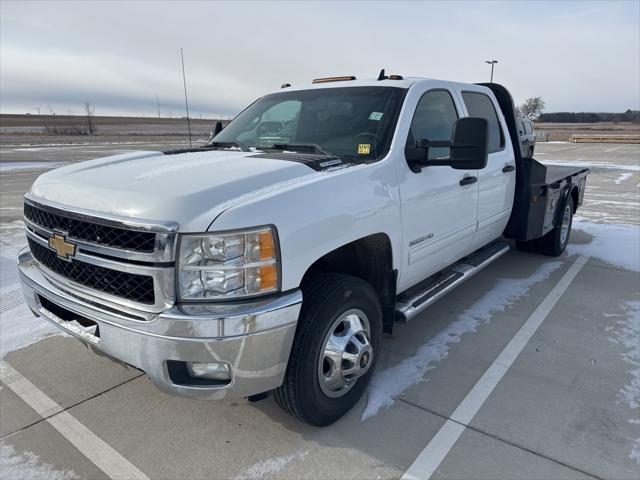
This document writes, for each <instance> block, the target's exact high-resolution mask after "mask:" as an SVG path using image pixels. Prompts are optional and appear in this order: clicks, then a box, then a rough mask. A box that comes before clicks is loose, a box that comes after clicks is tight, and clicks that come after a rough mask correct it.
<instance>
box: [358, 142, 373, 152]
mask: <svg viewBox="0 0 640 480" xmlns="http://www.w3.org/2000/svg"><path fill="white" fill-rule="evenodd" d="M370 151H371V145H370V144H368V143H360V144H359V145H358V155H369V152H370Z"/></svg>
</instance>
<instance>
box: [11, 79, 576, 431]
mask: <svg viewBox="0 0 640 480" xmlns="http://www.w3.org/2000/svg"><path fill="white" fill-rule="evenodd" d="M216 133H217V134H216V135H215V137H214V138H213V139H212V140H211V141H209V142H208V143H207V144H205V145H204V146H202V147H199V148H194V149H189V150H182V151H172V152H137V153H130V154H125V155H116V156H113V157H109V158H103V159H98V160H92V161H87V162H82V163H77V164H74V165H69V166H66V167H63V168H60V169H57V170H53V171H50V172H48V173H45V174H44V175H42V176H41V177H39V178H38V179H37V180H36V182H35V183H34V184H33V187H32V188H31V191H30V192H29V193H27V194H26V195H25V202H24V222H25V225H26V234H27V239H28V244H29V245H28V247H27V248H25V249H24V250H23V251H21V252H20V253H19V256H18V265H19V270H20V274H21V280H22V285H23V289H24V293H25V295H26V299H27V302H28V304H29V306H30V308H31V309H32V311H33V312H34V314H35V315H37V316H42V317H44V318H45V319H47V320H49V321H50V322H52V323H54V324H55V325H57V326H58V327H59V328H61V329H62V330H64V331H65V332H67V333H69V334H71V335H73V336H75V337H77V338H79V339H80V340H81V341H82V342H84V343H85V344H87V345H89V346H90V347H91V348H92V349H93V350H94V351H96V352H97V353H100V354H103V355H106V356H108V357H110V358H113V359H116V360H118V361H120V362H124V363H126V364H128V365H131V366H134V367H135V368H138V369H140V370H143V371H144V372H146V374H147V375H148V376H149V377H150V378H151V380H152V381H153V382H154V383H155V384H156V385H157V386H158V387H159V388H161V389H162V390H164V391H166V392H171V393H177V394H181V395H187V396H190V397H193V398H207V399H229V398H240V397H250V398H251V397H253V398H259V397H261V396H263V394H264V393H266V392H269V391H274V395H275V399H276V401H277V402H278V404H279V405H280V406H281V407H283V408H284V410H286V411H287V412H288V413H290V414H291V415H294V416H295V417H297V418H299V419H300V420H302V421H305V422H308V423H311V424H314V425H327V424H330V423H332V422H334V421H335V420H337V419H338V418H340V416H342V415H343V414H344V413H345V412H347V411H348V410H349V409H350V408H351V407H352V406H353V405H354V404H355V403H356V402H357V401H358V399H359V398H360V397H361V396H362V394H363V392H364V390H365V388H366V386H367V383H368V382H369V380H370V378H371V375H372V374H373V370H374V367H375V364H376V359H377V356H378V355H379V352H380V348H381V342H382V341H383V332H391V330H392V328H393V324H394V321H397V320H403V321H407V320H409V319H411V318H413V317H415V316H416V315H417V314H418V313H420V312H421V311H423V310H424V309H425V308H427V307H428V306H429V305H430V304H432V303H433V302H434V301H436V300H437V299H438V298H440V297H441V296H442V295H444V294H445V293H446V292H448V291H450V290H451V289H453V288H455V287H456V286H458V285H459V284H460V283H461V282H463V281H465V280H466V279H468V278H469V277H471V276H472V275H473V274H474V273H476V272H477V271H479V270H480V269H482V268H483V267H485V266H486V265H487V264H489V263H490V262H492V261H494V260H495V259H497V258H498V257H500V256H501V255H502V254H504V253H505V252H506V251H507V250H508V248H509V247H508V243H506V242H505V241H504V240H503V241H499V239H501V238H503V237H506V238H509V239H513V240H515V241H516V244H517V246H518V248H520V249H523V250H526V251H530V252H531V251H538V252H540V253H543V254H549V255H560V254H561V253H562V252H563V250H564V249H565V246H566V244H567V241H568V238H569V233H570V229H571V220H572V215H573V213H574V212H575V211H576V209H577V208H578V206H579V205H581V204H582V199H583V195H584V191H585V181H586V175H587V172H588V170H586V169H571V168H551V167H545V166H544V165H542V164H541V163H539V162H537V161H536V160H534V159H531V158H522V157H521V153H520V144H519V138H518V131H517V125H516V117H515V114H514V108H513V102H512V99H511V96H510V95H509V93H508V92H507V90H506V89H505V88H504V87H502V86H500V85H498V84H484V85H474V84H462V83H454V82H448V81H440V80H431V79H423V78H403V77H401V76H399V75H390V76H387V75H385V74H384V71H383V72H381V74H380V76H379V77H378V78H377V79H375V78H374V79H372V80H356V79H355V77H333V78H323V79H317V80H314V81H313V82H312V83H311V84H307V85H304V86H298V87H291V86H290V85H288V84H285V85H283V88H282V89H281V90H280V91H278V92H276V93H272V94H269V95H265V96H264V97H262V98H260V99H258V100H257V101H255V102H254V103H253V104H251V105H250V106H249V107H248V108H247V109H246V110H244V111H243V112H242V113H240V114H239V115H238V116H237V117H236V118H235V119H234V120H233V121H232V122H231V123H230V124H229V125H228V126H227V127H226V128H225V129H223V130H221V129H220V128H217V132H216ZM389 341H392V340H389ZM87 374H89V372H87Z"/></svg>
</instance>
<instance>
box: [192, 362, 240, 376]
mask: <svg viewBox="0 0 640 480" xmlns="http://www.w3.org/2000/svg"><path fill="white" fill-rule="evenodd" d="M187 370H188V371H189V375H191V376H192V377H196V378H210V379H212V380H231V371H230V370H229V365H227V364H226V363H202V362H187Z"/></svg>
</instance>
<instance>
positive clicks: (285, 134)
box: [209, 87, 406, 161]
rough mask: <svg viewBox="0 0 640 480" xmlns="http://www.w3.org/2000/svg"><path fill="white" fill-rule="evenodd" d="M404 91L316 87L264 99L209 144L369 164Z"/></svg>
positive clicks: (378, 154) (381, 148) (381, 150)
mask: <svg viewBox="0 0 640 480" xmlns="http://www.w3.org/2000/svg"><path fill="white" fill-rule="evenodd" d="M405 93H406V90H405V89H401V88H397V87H347V88H322V89H317V90H299V91H291V92H281V93H274V94H271V95H267V96H264V97H262V98H260V99H259V100H257V101H256V102H255V103H253V104H252V105H251V106H249V107H248V108H247V109H246V110H245V111H243V112H242V113H241V114H240V115H238V116H237V117H236V118H235V119H234V120H233V121H232V122H231V123H230V124H229V125H228V126H227V127H226V128H225V129H224V130H223V131H222V132H220V133H219V134H218V135H216V137H215V138H214V139H213V140H212V141H211V142H209V145H211V146H213V145H216V144H218V145H227V146H229V145H231V146H236V147H241V148H243V149H246V148H256V149H260V150H269V149H278V150H289V151H304V152H306V153H316V154H320V155H334V156H337V157H340V158H342V159H345V160H349V159H357V160H363V161H375V160H378V159H380V158H382V157H384V156H385V155H386V153H387V151H388V150H389V144H390V143H391V138H392V136H393V131H394V129H395V125H396V121H397V117H398V113H399V111H400V107H401V105H402V100H403V98H404V95H405Z"/></svg>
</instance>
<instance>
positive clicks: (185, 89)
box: [180, 47, 191, 148]
mask: <svg viewBox="0 0 640 480" xmlns="http://www.w3.org/2000/svg"><path fill="white" fill-rule="evenodd" d="M180 58H181V59H182V83H183V84H184V105H185V107H186V108H187V130H188V132H189V148H191V123H190V122H189V100H188V99H187V77H186V76H185V74H184V53H182V47H180Z"/></svg>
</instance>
